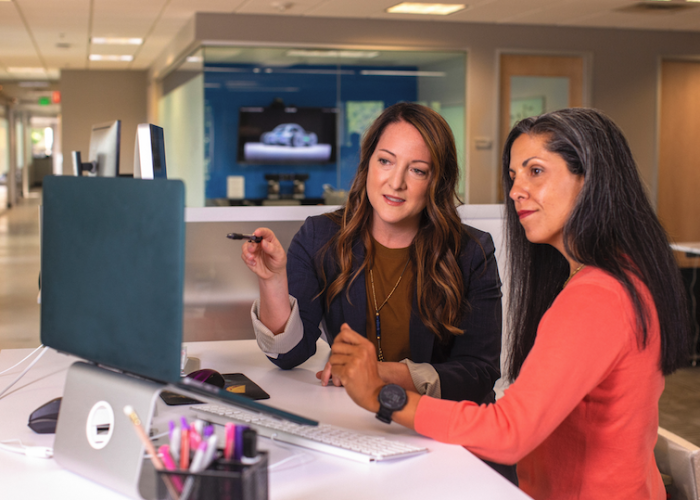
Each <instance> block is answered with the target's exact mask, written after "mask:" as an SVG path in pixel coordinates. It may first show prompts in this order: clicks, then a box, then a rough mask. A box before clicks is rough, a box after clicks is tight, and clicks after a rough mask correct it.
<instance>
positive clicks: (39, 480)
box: [0, 340, 529, 500]
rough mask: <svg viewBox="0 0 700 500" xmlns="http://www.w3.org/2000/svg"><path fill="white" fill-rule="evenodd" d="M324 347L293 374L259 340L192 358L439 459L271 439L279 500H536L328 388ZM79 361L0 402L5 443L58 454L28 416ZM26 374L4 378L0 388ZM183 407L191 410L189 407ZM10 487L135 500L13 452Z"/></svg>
mask: <svg viewBox="0 0 700 500" xmlns="http://www.w3.org/2000/svg"><path fill="white" fill-rule="evenodd" d="M318 345H319V352H318V353H317V354H316V356H314V357H313V358H311V359H310V360H309V361H307V362H306V363H304V364H303V365H301V366H300V367H298V368H296V369H294V370H291V371H286V372H285V371H282V370H280V369H278V368H277V367H275V366H274V365H273V364H272V363H270V362H269V360H267V358H266V357H265V356H264V355H263V354H262V353H261V352H260V351H259V349H258V347H257V345H256V343H255V341H252V340H243V341H223V342H196V343H190V344H188V354H189V356H191V357H197V358H200V360H201V362H202V367H205V368H213V369H215V370H218V371H220V372H221V373H238V372H240V373H245V374H246V375H247V376H248V377H249V378H251V379H252V380H253V381H255V382H256V383H257V384H258V385H260V386H261V387H262V388H263V389H264V390H265V391H266V392H268V393H269V394H270V396H271V398H270V399H269V400H267V401H263V402H267V403H269V404H270V405H273V406H276V407H279V408H281V409H284V410H288V411H291V412H294V413H298V414H300V415H304V416H306V417H309V418H313V419H315V420H320V421H323V422H326V423H330V424H334V425H339V426H342V427H347V428H350V429H355V430H358V431H361V432H366V433H370V434H385V435H387V436H388V437H390V438H392V439H397V440H400V441H405V442H411V443H416V444H421V445H423V446H426V447H428V448H429V450H430V452H429V453H427V454H424V455H421V456H417V457H412V458H406V459H402V460H396V461H389V462H379V463H370V464H362V463H357V462H353V461H350V460H346V459H341V458H336V457H333V456H330V455H326V454H323V453H319V452H313V451H310V450H306V449H303V448H298V447H289V448H286V449H285V448H280V447H279V446H278V445H277V444H275V443H272V442H270V441H269V440H267V439H261V440H260V446H259V447H260V448H261V449H268V450H269V451H270V453H271V462H272V463H273V468H272V469H271V470H270V474H269V480H270V498H271V499H273V500H276V499H288V500H292V499H299V500H301V499H304V500H308V499H314V498H319V499H323V500H328V499H330V498H332V499H334V500H335V499H353V500H354V499H360V498H401V499H402V500H410V499H421V500H427V499H430V498H444V499H449V498H474V499H484V498H489V499H519V498H523V499H526V498H529V497H528V496H526V495H525V494H524V493H522V492H521V491H520V490H518V489H517V488H516V487H515V486H513V485H512V484H511V483H509V482H508V481H506V480H505V479H503V478H502V477H501V476H500V475H498V474H497V473H496V472H494V471H493V470H492V469H491V468H489V467H488V466H487V465H486V464H484V463H483V462H481V461H480V460H478V459H477V458H476V457H475V456H474V455H472V454H471V453H469V452H468V451H466V450H465V449H464V448H462V447H461V446H455V445H446V444H442V443H438V442H436V441H433V440H430V439H427V438H424V437H421V436H419V435H418V434H416V433H415V432H413V431H411V430H408V429H406V428H404V427H401V426H399V425H397V424H391V425H386V424H383V423H381V422H379V421H378V420H377V419H375V418H374V415H372V414H371V413H369V412H366V411H365V410H363V409H361V408H359V407H358V406H356V405H355V404H354V403H353V402H352V401H351V400H350V398H349V397H348V396H347V394H346V393H345V390H344V389H343V388H336V387H322V386H321V385H320V383H319V382H318V381H317V379H316V377H315V373H316V371H318V370H320V369H321V368H322V367H323V365H324V363H325V360H326V359H327V355H328V346H327V345H326V344H325V343H323V342H319V344H318ZM29 352H30V350H29V349H14V350H3V351H0V371H2V370H4V369H6V368H8V367H10V366H12V365H13V364H14V363H16V362H17V361H19V360H20V359H22V357H24V356H26V355H27V354H28V353H29ZM74 360H75V358H71V357H69V356H66V355H63V354H59V353H57V352H55V351H53V350H51V351H49V352H47V353H46V354H45V355H44V357H43V358H42V359H41V360H40V361H39V362H38V363H37V364H36V365H35V366H34V368H32V370H31V371H30V372H29V373H28V374H27V375H26V376H25V377H24V378H23V379H22V380H21V381H20V382H18V383H17V384H16V385H15V386H14V387H13V388H12V389H11V390H10V392H9V393H8V394H6V395H5V397H3V398H2V399H0V414H1V415H2V425H0V441H2V442H4V441H7V440H11V439H17V438H19V439H21V440H22V442H23V443H24V444H27V445H41V446H53V438H54V436H53V434H51V435H46V434H44V435H41V434H35V433H33V432H32V431H31V430H30V429H29V428H28V427H27V417H28V416H29V414H30V413H31V412H32V411H33V410H34V409H36V408H37V407H38V406H40V405H41V404H43V403H45V402H46V401H48V400H50V399H52V398H54V397H58V396H61V395H62V393H63V384H64V381H65V377H66V370H67V368H68V366H69V365H70V364H71V363H72V362H73V361H74ZM22 369H23V367H19V368H16V369H13V370H12V371H10V372H8V373H6V374H4V375H0V389H2V388H4V387H5V386H7V384H9V383H10V382H11V381H12V380H14V379H15V378H16V376H17V375H18V374H19V373H20V372H21V371H22ZM172 408H173V407H170V408H168V409H167V411H171V410H172ZM174 408H180V409H181V410H182V411H183V412H186V410H185V409H184V408H186V407H174ZM160 411H161V413H162V411H163V410H160ZM157 418H158V417H156V419H157ZM290 455H294V457H293V458H292V459H290V460H288V461H285V462H284V463H280V465H279V467H276V468H275V467H274V463H276V462H279V461H280V460H281V459H282V458H285V457H287V456H290ZM0 480H1V483H0V490H1V491H2V495H1V496H2V498H8V499H10V498H22V499H29V500H33V499H44V498H46V499H49V498H50V499H64V498H65V499H69V498H70V499H71V500H81V499H96V498H99V499H100V500H117V499H120V500H123V499H124V498H126V497H124V496H122V495H120V494H117V493H115V492H113V491H111V490H108V489H106V488H104V487H103V486H101V485H99V484H97V483H94V482H92V481H89V480H86V479H84V478H82V477H80V476H78V475H76V474H74V473H72V472H69V471H67V470H64V469H61V468H60V467H59V466H58V465H57V464H56V463H55V461H54V460H52V459H50V460H46V459H38V458H29V457H25V456H24V455H19V454H16V453H11V452H8V451H5V450H0Z"/></svg>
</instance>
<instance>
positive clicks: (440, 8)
mask: <svg viewBox="0 0 700 500" xmlns="http://www.w3.org/2000/svg"><path fill="white" fill-rule="evenodd" d="M466 7H467V6H466V5H465V4H463V3H459V4H457V3H416V2H402V3H400V4H397V5H394V6H393V7H389V8H388V9H386V11H387V12H389V13H390V14H424V15H429V16H446V15H448V14H452V13H453V12H457V11H460V10H463V9H465V8H466Z"/></svg>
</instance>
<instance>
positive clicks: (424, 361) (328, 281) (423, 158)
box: [242, 103, 501, 403]
mask: <svg viewBox="0 0 700 500" xmlns="http://www.w3.org/2000/svg"><path fill="white" fill-rule="evenodd" d="M458 176H459V169H458V164H457V154H456V149H455V144H454V138H453V136H452V132H451V130H450V128H449V126H448V125H447V123H446V122H445V120H444V119H443V118H442V117H441V116H440V115H439V114H438V113H436V112H435V111H433V110H431V109H430V108H427V107H425V106H421V105H418V104H411V103H399V104H396V105H393V106H391V107H389V108H387V109H386V110H385V111H384V112H383V113H382V114H381V116H379V118H377V120H376V121H375V122H374V124H373V125H372V126H371V127H370V128H369V129H368V130H367V132H366V133H365V136H364V138H363V141H362V145H361V157H360V164H359V166H358V170H357V174H356V176H355V179H354V181H353V185H352V187H351V189H350V192H349V195H348V201H347V203H346V205H345V206H344V207H343V208H341V209H339V210H338V211H336V212H333V213H330V214H327V215H322V216H318V217H310V218H309V219H307V220H306V222H305V223H304V225H303V227H302V228H301V229H300V230H299V232H298V233H297V234H296V236H295V237H294V239H293V241H292V243H291V244H290V247H289V250H288V253H287V254H285V252H284V250H283V248H282V247H281V245H280V244H279V242H278V241H277V239H276V238H275V236H274V234H273V233H272V232H271V231H270V230H268V229H265V228H260V229H257V230H256V231H255V235H256V236H260V237H262V238H263V240H262V242H261V243H259V244H258V243H254V242H246V243H245V244H244V246H243V252H242V258H243V260H244V261H245V262H246V264H247V265H248V266H249V267H250V269H251V270H253V272H255V273H256V274H257V275H258V279H259V285H260V300H259V302H256V304H255V305H254V306H253V311H252V316H253V323H254V326H255V330H256V336H257V339H258V344H259V345H260V347H261V349H262V350H263V352H265V354H267V355H268V357H269V358H270V359H271V360H272V362H273V363H275V364H277V365H278V366H280V367H281V368H285V369H289V368H293V367H295V366H297V365H299V364H301V363H303V362H304V361H306V360H307V359H308V358H309V357H310V356H312V355H313V354H314V353H315V352H316V341H317V340H318V338H319V336H321V334H322V331H323V333H325V335H326V338H327V340H328V342H329V343H330V344H332V343H333V340H334V338H335V336H336V335H337V334H338V333H339V331H340V328H341V325H343V324H347V325H349V327H350V328H351V329H352V330H354V331H356V332H359V334H360V335H363V336H365V337H366V338H368V339H369V340H370V341H371V342H372V343H373V345H374V347H375V349H376V352H377V359H378V361H380V362H379V363H378V369H379V375H380V377H381V378H382V380H384V381H385V382H386V383H394V384H398V385H400V386H401V387H404V388H406V389H408V390H411V391H417V392H418V393H420V394H429V395H431V396H433V397H437V398H441V399H452V400H457V401H459V400H470V401H475V402H477V403H490V402H493V401H494V392H493V385H494V383H495V381H496V380H497V379H498V378H499V377H500V352H501V292H500V280H499V276H498V268H497V265H496V260H495V257H494V246H493V242H492V239H491V237H490V235H488V234H487V233H484V232H481V231H479V230H477V229H474V228H471V227H467V226H464V225H462V223H461V221H460V218H459V215H458V213H457V210H456V207H455V202H456V201H457V198H456V194H455V186H456V183H457V180H458ZM317 376H318V377H319V378H320V379H321V380H322V383H323V384H324V385H325V384H327V383H328V382H329V380H330V365H327V366H326V369H325V370H324V371H322V372H319V374H318V375H317ZM332 382H333V383H335V384H336V385H340V382H339V381H338V380H337V379H333V380H332Z"/></svg>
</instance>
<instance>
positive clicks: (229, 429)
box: [224, 422, 236, 460]
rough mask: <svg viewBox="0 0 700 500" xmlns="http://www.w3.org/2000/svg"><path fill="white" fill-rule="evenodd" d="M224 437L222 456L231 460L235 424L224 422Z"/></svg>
mask: <svg viewBox="0 0 700 500" xmlns="http://www.w3.org/2000/svg"><path fill="white" fill-rule="evenodd" d="M225 429H226V439H225V442H224V458H225V459H226V460H231V459H232V458H233V447H234V442H235V439H236V424H234V423H232V422H227V423H226V427H225Z"/></svg>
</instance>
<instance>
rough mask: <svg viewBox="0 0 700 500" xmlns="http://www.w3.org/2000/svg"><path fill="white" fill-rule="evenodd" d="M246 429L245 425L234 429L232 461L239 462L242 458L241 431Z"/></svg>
mask: <svg viewBox="0 0 700 500" xmlns="http://www.w3.org/2000/svg"><path fill="white" fill-rule="evenodd" d="M246 429H248V426H247V425H237V426H236V429H235V433H236V438H235V440H234V443H233V459H234V460H236V461H239V462H240V460H241V457H242V456H243V431H244V430H246Z"/></svg>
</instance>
